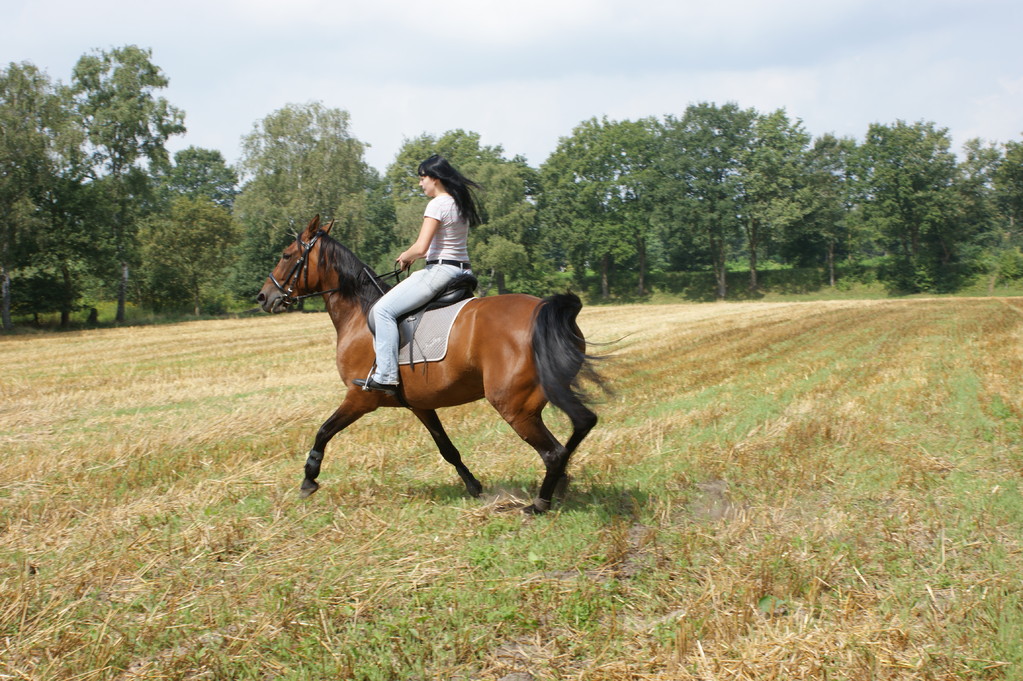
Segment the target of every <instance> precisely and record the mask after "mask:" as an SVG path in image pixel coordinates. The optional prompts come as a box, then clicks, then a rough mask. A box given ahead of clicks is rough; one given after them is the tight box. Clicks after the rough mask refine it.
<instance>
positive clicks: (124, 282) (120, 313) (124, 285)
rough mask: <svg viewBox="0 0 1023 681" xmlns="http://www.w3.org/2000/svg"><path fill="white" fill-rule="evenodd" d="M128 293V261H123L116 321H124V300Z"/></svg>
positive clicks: (118, 286) (118, 289) (118, 288)
mask: <svg viewBox="0 0 1023 681" xmlns="http://www.w3.org/2000/svg"><path fill="white" fill-rule="evenodd" d="M127 295H128V263H126V262H122V263H121V281H120V283H118V285H117V316H116V317H114V321H116V322H118V323H122V324H123V323H124V307H125V305H124V301H125V298H126V297H127Z"/></svg>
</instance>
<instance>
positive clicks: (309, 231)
mask: <svg viewBox="0 0 1023 681" xmlns="http://www.w3.org/2000/svg"><path fill="white" fill-rule="evenodd" d="M318 231H320V214H319V213H317V214H316V215H315V216H314V217H313V219H312V220H310V221H309V226H308V227H306V228H305V233H306V235H307V236H306V238H307V239H311V238H312V236H313V234H316V233H317V232H318Z"/></svg>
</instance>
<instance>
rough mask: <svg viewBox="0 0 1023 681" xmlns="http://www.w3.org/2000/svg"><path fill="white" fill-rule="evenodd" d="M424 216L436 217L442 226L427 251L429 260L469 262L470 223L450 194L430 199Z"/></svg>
mask: <svg viewBox="0 0 1023 681" xmlns="http://www.w3.org/2000/svg"><path fill="white" fill-rule="evenodd" d="M423 217H427V218H434V219H436V220H438V221H439V222H440V227H438V228H437V233H436V234H434V235H433V241H431V242H430V248H429V250H427V252H426V259H427V260H457V261H459V262H469V223H468V222H466V221H465V220H463V219H462V215H461V214H460V213H459V212H458V205H457V204H455V199H454V198H453V197H452V196H451V195H450V194H441V195H440V196H435V197H433V198H432V199H430V203H428V204H426V211H425V212H424V213H423Z"/></svg>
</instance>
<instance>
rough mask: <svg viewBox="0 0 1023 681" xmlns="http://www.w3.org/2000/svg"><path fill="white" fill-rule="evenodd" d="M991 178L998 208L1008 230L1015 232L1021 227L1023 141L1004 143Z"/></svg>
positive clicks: (1022, 227) (1022, 207)
mask: <svg viewBox="0 0 1023 681" xmlns="http://www.w3.org/2000/svg"><path fill="white" fill-rule="evenodd" d="M992 179H993V181H994V190H995V196H996V200H997V201H998V207H999V210H1000V211H1001V213H1002V215H1004V216H1005V219H1006V221H1007V222H1008V229H1009V231H1010V232H1011V233H1012V234H1017V233H1018V232H1019V230H1020V229H1023V141H1021V142H1017V141H1009V142H1006V143H1005V153H1004V156H1003V158H1002V160H1001V161H1000V162H999V163H998V165H997V167H996V168H995V171H994V175H993V178H992Z"/></svg>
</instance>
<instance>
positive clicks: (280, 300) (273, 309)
mask: <svg viewBox="0 0 1023 681" xmlns="http://www.w3.org/2000/svg"><path fill="white" fill-rule="evenodd" d="M256 302H257V303H259V306H260V307H261V308H263V312H269V313H270V314H277V313H278V312H284V311H285V310H287V309H288V301H287V299H286V298H285V297H284V294H282V293H281V292H280V291H276V290H273V289H271V290H270V291H267V290H266V287H264V288H263V290H262V291H260V292H259V295H258V296H256Z"/></svg>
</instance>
